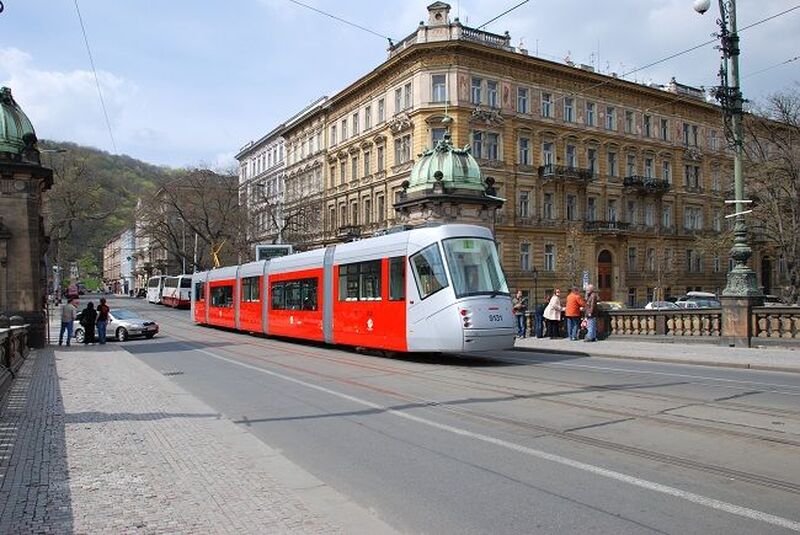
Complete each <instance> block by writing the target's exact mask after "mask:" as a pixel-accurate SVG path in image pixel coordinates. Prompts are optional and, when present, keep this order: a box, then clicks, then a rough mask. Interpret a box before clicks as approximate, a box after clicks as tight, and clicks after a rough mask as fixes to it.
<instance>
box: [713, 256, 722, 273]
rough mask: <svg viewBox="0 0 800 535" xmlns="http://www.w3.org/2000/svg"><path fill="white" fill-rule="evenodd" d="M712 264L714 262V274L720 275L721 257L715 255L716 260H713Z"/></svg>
mask: <svg viewBox="0 0 800 535" xmlns="http://www.w3.org/2000/svg"><path fill="white" fill-rule="evenodd" d="M712 262H713V265H712V269H713V270H714V273H719V270H720V261H719V255H714V259H713V260H712Z"/></svg>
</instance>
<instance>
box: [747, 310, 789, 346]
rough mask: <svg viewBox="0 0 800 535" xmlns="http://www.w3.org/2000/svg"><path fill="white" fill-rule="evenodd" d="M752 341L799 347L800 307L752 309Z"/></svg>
mask: <svg viewBox="0 0 800 535" xmlns="http://www.w3.org/2000/svg"><path fill="white" fill-rule="evenodd" d="M752 323H753V341H754V342H755V343H757V344H760V343H762V342H767V343H769V342H779V343H786V342H789V343H792V342H794V343H797V344H799V345H800V307H753V310H752Z"/></svg>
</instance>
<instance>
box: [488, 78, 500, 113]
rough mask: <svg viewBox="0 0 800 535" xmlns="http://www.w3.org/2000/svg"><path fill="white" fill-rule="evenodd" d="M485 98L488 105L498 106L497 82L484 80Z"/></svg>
mask: <svg viewBox="0 0 800 535" xmlns="http://www.w3.org/2000/svg"><path fill="white" fill-rule="evenodd" d="M486 98H487V100H488V101H489V102H488V103H489V106H490V107H492V108H498V107H499V105H498V100H497V82H495V81H492V80H489V81H487V82H486Z"/></svg>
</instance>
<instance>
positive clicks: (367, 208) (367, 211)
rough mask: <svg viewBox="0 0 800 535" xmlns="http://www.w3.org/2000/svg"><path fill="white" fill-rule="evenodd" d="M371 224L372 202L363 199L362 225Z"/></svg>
mask: <svg viewBox="0 0 800 535" xmlns="http://www.w3.org/2000/svg"><path fill="white" fill-rule="evenodd" d="M371 223H372V201H371V200H370V199H364V224H365V225H369V224H371Z"/></svg>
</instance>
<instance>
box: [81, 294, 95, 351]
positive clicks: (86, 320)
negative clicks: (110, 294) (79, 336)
mask: <svg viewBox="0 0 800 535" xmlns="http://www.w3.org/2000/svg"><path fill="white" fill-rule="evenodd" d="M96 322H97V311H96V310H95V309H94V303H92V302H91V301H89V303H88V304H87V305H86V308H84V309H83V312H81V326H82V327H83V343H84V344H93V343H94V324H95V323H96Z"/></svg>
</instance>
